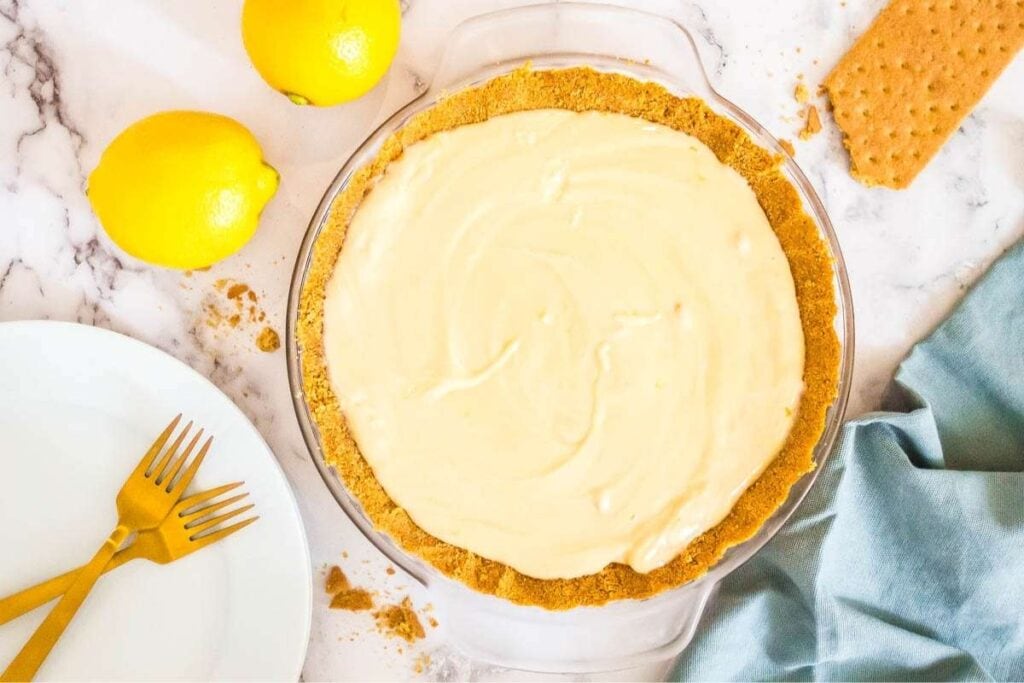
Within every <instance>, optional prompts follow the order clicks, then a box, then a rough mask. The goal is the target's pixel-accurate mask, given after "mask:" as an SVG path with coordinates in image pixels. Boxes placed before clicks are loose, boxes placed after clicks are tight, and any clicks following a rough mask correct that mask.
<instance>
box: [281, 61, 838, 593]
mask: <svg viewBox="0 0 1024 683" xmlns="http://www.w3.org/2000/svg"><path fill="white" fill-rule="evenodd" d="M780 163H781V159H780V158H779V157H777V156H775V155H773V154H772V153H770V152H768V151H766V150H764V149H762V148H761V147H759V146H757V145H756V144H754V143H753V142H752V141H751V140H750V139H749V137H748V136H747V135H746V133H745V132H743V131H742V129H740V128H739V127H737V126H736V125H735V124H734V123H732V122H731V121H729V120H728V119H726V118H724V117H722V116H720V115H718V114H716V113H715V112H714V111H713V110H711V109H710V108H709V107H708V106H707V105H706V104H705V103H704V102H702V101H701V100H699V99H696V98H680V97H677V96H674V95H672V94H671V93H669V92H668V91H667V90H665V89H664V88H663V87H661V86H660V85H657V84H653V83H645V82H641V81H638V80H635V79H632V78H629V77H627V76H624V75H620V74H614V73H605V72H598V71H594V70H592V69H589V68H585V67H579V68H569V69H560V70H551V71H539V70H531V69H529V68H527V67H524V68H521V69H519V70H516V71H514V72H512V73H510V74H507V75H504V76H500V77H498V78H495V79H493V80H491V81H488V82H486V83H484V84H483V85H480V86H477V87H473V88H470V89H466V90H463V91H460V92H456V93H454V94H451V95H448V96H447V97H445V98H444V99H442V100H441V101H440V102H438V103H437V104H435V105H433V106H432V107H431V108H429V109H427V110H425V111H423V112H421V113H419V114H417V115H415V116H414V117H413V118H412V119H410V120H409V121H408V122H407V123H406V124H405V125H404V126H403V127H402V128H400V129H399V130H398V131H397V132H396V133H395V134H394V135H393V136H392V137H391V138H389V139H388V140H387V141H386V142H385V143H384V144H383V146H382V148H381V150H380V151H379V152H378V154H377V156H376V157H375V158H374V159H373V161H372V162H370V163H368V164H367V165H366V166H364V167H363V168H361V169H359V170H358V171H356V172H355V173H354V174H353V176H352V177H351V178H350V179H349V181H348V183H347V184H346V185H345V186H344V188H343V190H342V191H341V192H340V193H339V195H338V196H337V198H336V199H335V201H334V204H333V206H332V208H331V212H330V216H329V219H328V222H327V224H326V225H325V227H324V229H323V230H322V232H321V234H320V235H319V236H318V238H317V240H316V242H315V244H314V247H313V255H312V263H311V267H310V270H309V273H308V276H307V280H306V283H305V285H304V288H303V290H302V293H301V297H300V310H299V318H298V324H297V335H298V342H299V348H300V353H301V359H302V381H303V390H304V392H305V395H306V400H307V402H308V405H309V408H310V413H311V415H312V417H313V420H314V422H315V424H316V427H317V429H318V431H319V434H320V439H321V445H322V448H323V453H324V457H325V459H326V461H327V462H328V464H330V465H331V466H332V467H333V468H334V469H335V470H336V471H337V472H338V474H339V476H340V477H341V480H342V481H343V482H344V484H345V486H346V487H347V489H348V490H349V491H350V492H351V493H352V494H353V496H354V497H355V498H356V499H357V500H358V501H359V503H360V504H361V505H362V507H363V509H364V511H365V513H366V515H367V516H368V517H369V519H370V520H371V521H372V522H373V524H374V525H375V526H376V527H377V528H378V529H379V530H380V531H381V532H383V533H385V534H387V535H388V536H390V537H391V538H392V539H393V540H394V541H395V542H396V543H397V544H398V545H399V546H401V547H402V548H403V549H404V550H405V551H407V552H409V553H411V554H413V555H416V556H418V557H420V558H422V559H423V560H425V561H426V562H428V563H429V564H430V565H432V566H433V567H435V568H436V569H437V570H439V571H441V572H442V573H444V574H446V575H448V576H449V577H451V578H454V579H456V580H458V581H461V582H463V583H464V584H466V585H468V586H469V587H471V588H474V589H476V590H478V591H482V592H485V593H491V594H494V595H496V596H499V597H501V598H505V599H507V600H510V601H513V602H516V603H520V604H529V605H538V606H541V607H545V608H549V609H567V608H571V607H576V606H581V605H599V604H603V603H605V602H608V601H611V600H617V599H624V598H644V597H648V596H651V595H654V594H656V593H659V592H661V591H664V590H667V589H670V588H673V587H675V586H679V585H681V584H683V583H685V582H687V581H690V580H692V579H694V578H697V577H699V576H701V575H702V574H704V573H705V572H706V571H707V570H708V569H709V568H710V567H712V566H713V565H714V564H715V563H716V562H717V561H718V560H719V559H720V558H721V556H722V554H723V553H724V552H725V551H726V550H727V549H728V548H729V547H731V546H733V545H735V544H737V543H740V542H742V541H743V540H745V539H747V538H749V537H750V536H752V535H753V534H754V533H755V532H756V531H757V530H758V529H759V528H760V526H761V525H762V524H763V523H764V522H765V520H766V519H767V518H768V517H769V516H771V514H772V513H773V512H774V511H775V510H776V509H777V508H778V507H779V505H781V504H782V502H783V501H784V500H785V499H786V497H787V495H788V493H789V489H790V487H791V486H792V485H793V484H794V483H795V482H796V481H797V480H799V479H800V478H801V477H802V476H803V475H804V474H806V473H807V472H809V471H810V470H811V469H813V464H814V463H813V457H812V454H813V449H814V447H815V445H816V444H817V442H818V439H819V438H820V436H821V434H822V432H823V430H824V426H825V413H826V410H827V408H828V406H829V405H831V403H832V401H833V399H834V397H835V395H836V388H837V384H838V370H839V343H838V339H837V337H836V334H835V331H834V327H833V321H834V318H835V313H836V305H835V298H834V293H833V292H834V290H833V284H832V268H831V260H830V257H829V252H828V249H827V247H826V246H825V244H824V243H823V241H822V238H821V237H820V235H819V233H818V230H817V228H816V225H815V223H814V222H813V221H812V220H811V218H810V217H809V216H807V215H806V214H805V213H804V211H803V208H802V204H801V202H800V198H799V195H798V194H797V192H796V190H795V188H793V186H792V185H791V184H790V183H789V181H788V180H786V178H785V177H784V176H783V174H782V173H781V171H780V169H779V165H780Z"/></svg>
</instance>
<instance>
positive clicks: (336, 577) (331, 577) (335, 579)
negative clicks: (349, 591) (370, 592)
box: [324, 565, 349, 595]
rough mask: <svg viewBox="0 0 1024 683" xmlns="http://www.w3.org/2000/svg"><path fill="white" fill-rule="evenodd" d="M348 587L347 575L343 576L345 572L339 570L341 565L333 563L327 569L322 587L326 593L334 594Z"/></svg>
mask: <svg viewBox="0 0 1024 683" xmlns="http://www.w3.org/2000/svg"><path fill="white" fill-rule="evenodd" d="M348 587H349V582H348V577H347V576H345V572H343V571H341V567H339V566H338V565H334V566H333V567H331V568H330V569H329V570H327V579H326V580H325V581H324V589H325V590H326V591H327V593H328V595H336V594H337V593H339V592H340V591H342V590H344V589H346V588H348Z"/></svg>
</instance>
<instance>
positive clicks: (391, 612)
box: [373, 597, 426, 643]
mask: <svg viewBox="0 0 1024 683" xmlns="http://www.w3.org/2000/svg"><path fill="white" fill-rule="evenodd" d="M373 616H374V618H375V619H376V620H377V629H378V630H379V631H380V632H381V633H383V634H384V635H386V636H391V637H394V638H401V639H402V640H404V641H406V642H407V643H412V642H415V641H417V640H419V639H420V638H423V637H424V636H426V631H424V630H423V624H421V623H420V618H419V617H418V616H416V612H415V610H413V606H412V600H410V599H409V598H408V597H405V598H403V599H402V602H400V603H398V604H397V605H385V606H384V607H382V608H381V609H379V610H378V611H376V612H374V614H373Z"/></svg>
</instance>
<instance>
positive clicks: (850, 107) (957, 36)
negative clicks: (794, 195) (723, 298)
mask: <svg viewBox="0 0 1024 683" xmlns="http://www.w3.org/2000/svg"><path fill="white" fill-rule="evenodd" d="M1022 46H1024V2H1022V1H1021V0H960V1H955V0H943V1H941V2H939V1H937V0H892V2H890V3H889V4H888V5H887V6H886V7H885V8H884V9H882V11H881V12H880V13H879V14H878V16H877V17H876V18H875V20H874V22H873V23H872V24H871V26H870V27H869V28H868V30H867V31H865V32H864V34H863V35H862V36H861V37H860V38H859V39H858V40H857V42H856V43H854V45H853V47H851V48H850V50H849V52H847V53H846V55H845V56H843V58H842V59H841V60H840V61H839V63H838V64H837V65H836V67H835V68H834V69H833V70H832V73H830V74H829V76H828V78H827V79H826V80H825V88H826V91H827V93H828V97H829V99H830V101H831V102H832V108H833V111H834V113H835V120H836V124H837V125H838V126H839V128H840V129H841V130H842V131H843V134H844V139H843V144H844V146H845V147H846V149H847V151H849V153H850V173H851V175H853V177H854V178H856V179H857V180H859V181H860V182H862V183H864V184H865V185H869V186H872V185H883V186H886V187H891V188H897V189H899V188H904V187H907V186H908V185H909V184H910V183H911V181H912V180H913V179H914V178H915V177H916V176H917V174H918V173H920V172H921V170H922V169H923V168H924V167H925V166H926V165H927V163H928V161H929V160H930V159H931V158H932V157H934V156H935V154H936V153H938V151H939V149H940V148H941V147H942V145H943V144H944V143H945V142H946V140H947V139H949V137H950V135H952V134H953V132H954V131H955V130H956V129H957V128H958V127H959V125H960V122H961V121H962V120H963V118H964V117H965V116H967V115H968V114H969V113H970V112H971V110H972V109H973V108H974V106H975V105H976V104H977V103H978V101H979V100H980V99H981V97H982V96H983V95H984V94H985V92H986V91H987V90H988V89H989V87H990V86H991V85H992V83H993V82H994V81H995V80H996V78H997V77H998V76H999V74H1000V73H1001V72H1002V71H1003V69H1005V68H1006V66H1007V65H1008V64H1009V63H1010V62H1011V61H1012V60H1013V57H1014V55H1015V54H1016V53H1017V52H1018V51H1019V50H1020V49H1021V47H1022Z"/></svg>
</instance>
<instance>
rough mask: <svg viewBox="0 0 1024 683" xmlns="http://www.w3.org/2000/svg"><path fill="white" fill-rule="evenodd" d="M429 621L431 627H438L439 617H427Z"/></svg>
mask: <svg viewBox="0 0 1024 683" xmlns="http://www.w3.org/2000/svg"><path fill="white" fill-rule="evenodd" d="M427 623H428V624H430V628H437V619H435V618H434V617H427Z"/></svg>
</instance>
